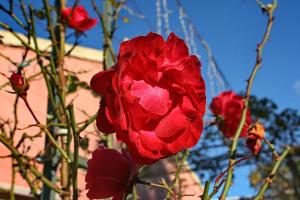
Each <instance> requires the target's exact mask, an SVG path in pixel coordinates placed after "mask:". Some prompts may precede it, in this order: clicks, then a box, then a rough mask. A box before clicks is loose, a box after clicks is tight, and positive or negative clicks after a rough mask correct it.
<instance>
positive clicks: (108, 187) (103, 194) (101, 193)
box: [87, 177, 126, 199]
mask: <svg viewBox="0 0 300 200" xmlns="http://www.w3.org/2000/svg"><path fill="white" fill-rule="evenodd" d="M125 187H126V182H122V181H120V180H118V179H116V178H113V177H100V178H96V180H95V183H94V184H93V185H90V186H89V187H87V189H88V190H89V191H88V192H87V197H88V198H90V199H103V198H109V197H112V196H115V195H116V196H117V195H119V193H122V191H123V190H124V189H125Z"/></svg>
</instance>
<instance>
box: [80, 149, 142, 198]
mask: <svg viewBox="0 0 300 200" xmlns="http://www.w3.org/2000/svg"><path fill="white" fill-rule="evenodd" d="M137 175H138V166H137V165H136V164H135V163H134V162H133V160H132V159H131V158H130V156H129V155H128V153H127V152H123V153H122V154H121V153H119V152H118V151H116V150H114V149H107V148H105V147H103V146H101V147H99V148H98V149H96V150H95V151H94V152H93V155H92V159H90V160H89V161H88V169H87V174H86V177H85V181H86V189H88V193H87V197H88V198H89V199H103V198H109V197H113V199H114V200H123V197H124V195H126V194H127V193H128V192H130V190H131V188H132V186H133V184H134V181H135V178H136V177H137Z"/></svg>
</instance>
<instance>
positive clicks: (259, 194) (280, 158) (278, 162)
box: [254, 147, 290, 200]
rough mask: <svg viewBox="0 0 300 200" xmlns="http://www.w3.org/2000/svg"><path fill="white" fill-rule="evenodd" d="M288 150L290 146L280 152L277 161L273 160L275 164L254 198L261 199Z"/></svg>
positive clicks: (255, 199)
mask: <svg viewBox="0 0 300 200" xmlns="http://www.w3.org/2000/svg"><path fill="white" fill-rule="evenodd" d="M289 151H290V147H287V148H286V149H285V150H284V152H283V153H282V154H281V156H280V157H279V158H278V159H277V161H276V162H275V165H274V166H273V168H272V171H271V173H270V174H269V176H268V177H267V178H266V179H265V182H264V184H263V186H262V187H261V188H260V190H259V192H258V193H257V195H256V196H255V198H254V200H262V199H263V195H264V193H265V191H266V190H267V188H268V187H269V185H270V183H271V182H272V179H273V178H274V176H275V174H276V172H277V170H278V169H279V166H280V164H281V163H282V161H283V160H284V158H285V157H286V156H287V155H288V153H289Z"/></svg>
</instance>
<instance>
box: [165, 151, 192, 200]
mask: <svg viewBox="0 0 300 200" xmlns="http://www.w3.org/2000/svg"><path fill="white" fill-rule="evenodd" d="M188 155H189V151H188V150H185V151H184V153H183V156H182V159H181V160H180V162H179V165H178V167H177V170H176V172H175V177H174V179H173V181H172V183H171V185H170V189H171V190H172V191H173V190H174V187H175V185H176V182H177V180H178V179H179V178H180V177H179V176H180V172H181V170H182V168H183V166H184V163H185V161H186V159H187V157H188ZM170 195H171V194H170V193H168V194H167V196H166V199H169V198H170Z"/></svg>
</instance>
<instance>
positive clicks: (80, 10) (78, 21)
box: [61, 6, 97, 32]
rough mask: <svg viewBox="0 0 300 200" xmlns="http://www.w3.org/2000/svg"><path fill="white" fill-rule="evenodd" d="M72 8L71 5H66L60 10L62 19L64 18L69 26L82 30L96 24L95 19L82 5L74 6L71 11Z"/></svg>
mask: <svg viewBox="0 0 300 200" xmlns="http://www.w3.org/2000/svg"><path fill="white" fill-rule="evenodd" d="M72 9H73V8H72V7H68V8H65V9H63V10H62V11H61V17H62V19H63V20H65V21H66V22H67V23H68V25H69V26H70V27H71V28H73V29H75V30H77V31H81V32H84V31H86V30H89V29H91V28H93V27H94V26H95V25H96V23H97V20H96V19H94V18H90V17H89V16H88V12H87V11H86V10H85V8H84V7H83V6H76V7H75V8H74V10H73V11H72Z"/></svg>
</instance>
